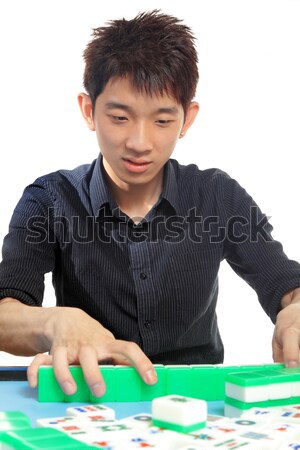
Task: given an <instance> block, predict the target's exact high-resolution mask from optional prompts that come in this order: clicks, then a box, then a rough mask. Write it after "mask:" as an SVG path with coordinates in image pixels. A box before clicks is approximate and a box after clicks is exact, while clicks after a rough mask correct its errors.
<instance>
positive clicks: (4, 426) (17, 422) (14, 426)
mask: <svg viewBox="0 0 300 450" xmlns="http://www.w3.org/2000/svg"><path fill="white" fill-rule="evenodd" d="M30 427H31V424H30V420H29V419H28V420H25V419H13V420H0V432H3V431H9V430H20V429H22V428H30Z"/></svg>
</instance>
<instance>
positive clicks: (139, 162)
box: [124, 158, 150, 166]
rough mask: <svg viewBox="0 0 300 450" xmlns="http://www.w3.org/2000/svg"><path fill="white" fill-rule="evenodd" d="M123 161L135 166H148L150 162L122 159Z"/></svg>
mask: <svg viewBox="0 0 300 450" xmlns="http://www.w3.org/2000/svg"><path fill="white" fill-rule="evenodd" d="M124 161H127V162H129V163H130V164H135V165H136V166H143V165H145V164H150V161H138V160H135V159H125V158H124Z"/></svg>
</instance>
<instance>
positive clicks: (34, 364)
mask: <svg viewBox="0 0 300 450" xmlns="http://www.w3.org/2000/svg"><path fill="white" fill-rule="evenodd" d="M51 364H52V356H51V355H46V354H43V353H39V354H38V355H36V356H35V357H34V359H33V360H32V361H31V363H30V365H29V366H28V369H27V380H28V384H29V386H30V387H32V388H35V387H37V383H38V372H39V368H40V366H50V365H51Z"/></svg>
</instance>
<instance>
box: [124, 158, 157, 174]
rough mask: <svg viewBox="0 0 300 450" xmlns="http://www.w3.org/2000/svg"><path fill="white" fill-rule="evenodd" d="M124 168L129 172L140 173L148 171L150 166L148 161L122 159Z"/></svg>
mask: <svg viewBox="0 0 300 450" xmlns="http://www.w3.org/2000/svg"><path fill="white" fill-rule="evenodd" d="M123 161H124V164H125V167H126V169H127V170H129V171H130V172H135V173H141V172H144V171H146V170H147V169H148V167H149V165H150V164H151V162H150V161H144V160H136V159H125V158H124V159H123Z"/></svg>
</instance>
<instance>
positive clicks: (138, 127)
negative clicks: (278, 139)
mask: <svg viewBox="0 0 300 450" xmlns="http://www.w3.org/2000/svg"><path fill="white" fill-rule="evenodd" d="M193 39H194V38H193V35H192V33H191V31H190V29H189V28H188V27H186V26H184V25H183V24H181V23H180V21H178V19H176V18H174V17H171V16H168V15H164V14H161V13H159V12H157V11H154V12H151V13H144V14H140V15H139V16H137V17H136V18H135V19H133V20H129V21H127V20H117V21H113V22H111V23H110V24H109V26H107V27H102V28H98V29H96V30H95V32H94V39H93V40H92V42H91V43H90V44H89V45H88V46H87V49H86V50H85V53H84V57H85V63H86V67H85V74H84V85H85V88H86V92H87V93H82V94H80V95H79V98H78V99H79V105H80V108H81V111H82V114H83V117H84V119H85V121H86V123H87V125H88V127H89V128H90V129H91V130H93V131H95V132H96V135H97V139H98V143H99V147H100V151H101V153H100V156H99V157H98V159H97V160H96V161H94V162H93V163H92V164H91V165H84V166H81V167H78V168H76V169H74V170H70V171H68V170H60V171H58V172H55V173H52V174H49V175H46V176H44V177H41V178H39V179H38V180H36V181H35V182H34V183H33V184H32V185H30V186H29V187H27V188H26V189H25V191H24V194H23V197H22V198H21V200H20V202H19V203H18V205H17V207H16V209H15V212H14V215H13V217H12V220H11V224H10V230H9V234H8V235H7V237H6V238H5V241H4V246H3V261H2V263H1V266H0V298H1V299H2V300H1V303H0V343H1V344H0V350H4V351H8V352H11V353H14V354H17V355H37V354H38V353H40V354H38V355H37V356H36V358H35V359H34V361H33V362H32V364H31V366H30V368H29V369H28V379H29V383H30V385H31V386H35V385H36V382H37V369H38V367H39V366H40V365H41V364H53V366H54V371H55V375H56V377H57V379H58V381H59V383H60V384H61V386H62V388H63V390H64V391H65V392H66V393H67V394H72V393H74V391H75V390H76V385H75V383H74V380H73V379H72V377H71V375H70V372H69V369H68V365H69V364H71V363H79V364H81V366H82V368H83V372H84V376H85V379H86V381H87V383H88V385H89V386H90V388H91V390H92V392H93V393H94V395H96V396H101V395H102V394H103V393H104V391H105V385H104V381H103V379H102V376H101V373H99V370H98V362H99V361H112V362H113V363H116V364H131V365H134V366H135V367H136V368H137V370H138V371H139V373H140V375H141V377H142V378H143V379H144V380H145V382H146V383H149V384H151V383H155V382H156V374H155V371H154V369H153V366H152V363H163V364H170V363H175V364H176V363H187V364H189V363H221V362H222V361H223V345H222V341H221V338H220V335H219V331H218V326H217V319H216V314H215V307H216V301H217V293H218V281H217V275H218V269H219V265H220V262H221V260H222V259H225V258H226V259H227V261H228V262H229V264H230V265H231V266H232V267H233V269H234V270H235V271H236V272H237V273H238V274H239V275H240V276H242V277H243V278H244V279H245V280H246V281H247V282H248V283H249V284H250V285H251V286H252V287H253V288H254V289H255V290H256V292H257V295H258V298H259V301H260V303H261V305H262V307H263V308H264V309H265V311H266V313H267V314H268V315H269V316H270V318H271V319H272V321H273V322H274V323H275V322H276V326H275V331H274V339H273V354H274V359H275V360H276V361H282V360H283V361H285V363H286V365H288V366H297V365H298V364H299V333H300V289H299V286H300V266H299V264H298V263H296V262H295V261H290V260H288V259H287V257H286V256H285V254H284V253H283V251H282V247H281V245H280V244H279V243H278V242H276V241H274V240H273V239H272V238H271V235H270V232H271V226H270V225H269V224H268V223H267V220H266V218H265V217H264V216H263V215H262V213H261V212H260V211H259V209H258V207H257V206H256V205H255V203H254V202H253V200H252V198H251V197H250V196H249V195H248V194H247V193H246V192H245V191H244V190H243V189H242V188H241V187H240V186H239V185H238V184H237V183H236V181H234V180H232V179H231V178H230V177H228V176H227V175H226V174H224V173H223V172H221V171H219V170H205V171H201V170H199V169H198V168H197V167H196V166H195V165H189V166H186V167H185V166H181V165H179V164H178V163H177V162H176V161H175V160H171V159H170V156H171V154H172V152H173V150H174V147H175V145H176V142H177V140H178V139H180V138H182V137H184V135H185V134H186V132H187V131H188V129H189V127H190V126H191V125H192V123H193V121H194V119H195V117H196V115H197V112H198V109H199V106H198V104H197V103H196V102H194V101H193V98H194V95H195V90H196V85H197V81H198V71H197V55H196V51H195V48H194V44H193ZM50 271H52V272H53V283H54V287H55V291H56V299H57V307H53V308H39V307H38V306H41V305H42V300H43V290H44V274H45V273H46V272H50ZM45 352H50V353H49V355H45V354H42V353H45Z"/></svg>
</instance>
